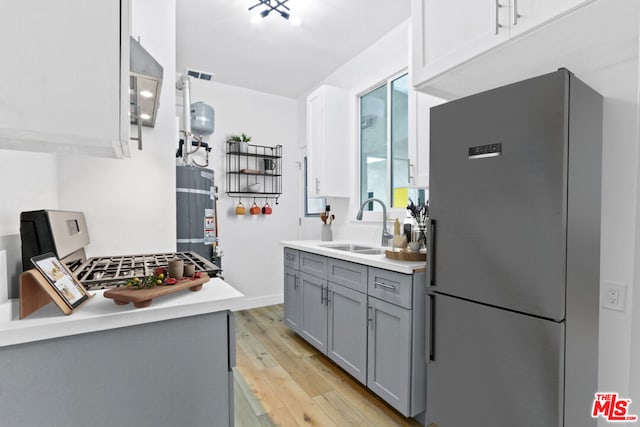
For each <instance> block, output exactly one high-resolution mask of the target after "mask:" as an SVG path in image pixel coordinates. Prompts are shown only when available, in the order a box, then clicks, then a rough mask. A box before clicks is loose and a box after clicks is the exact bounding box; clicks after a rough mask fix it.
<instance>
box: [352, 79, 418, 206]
mask: <svg viewBox="0 0 640 427" xmlns="http://www.w3.org/2000/svg"><path fill="white" fill-rule="evenodd" d="M408 92H409V76H408V74H406V73H405V74H402V75H399V76H394V77H391V78H390V79H388V80H387V81H385V82H384V83H382V84H381V85H379V86H377V87H375V88H374V89H372V90H370V91H368V92H366V93H364V94H362V95H361V96H360V203H362V202H364V201H365V200H366V199H368V198H371V197H375V198H378V199H380V200H382V201H383V202H385V204H386V205H387V206H388V207H390V208H406V207H407V204H408V201H409V197H411V199H412V200H413V201H414V202H416V203H417V202H418V199H420V200H424V190H418V189H410V188H409V125H408V116H409V114H408V109H409V101H408ZM365 210H381V207H380V205H379V204H377V203H376V204H374V203H370V204H369V206H368V207H365Z"/></svg>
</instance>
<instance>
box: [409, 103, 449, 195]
mask: <svg viewBox="0 0 640 427" xmlns="http://www.w3.org/2000/svg"><path fill="white" fill-rule="evenodd" d="M443 102H446V101H445V100H444V99H441V98H437V97H435V96H431V95H427V94H426V93H422V92H417V91H415V90H409V186H410V187H419V188H429V122H430V115H431V111H430V110H431V107H434V106H436V105H439V104H442V103H443Z"/></svg>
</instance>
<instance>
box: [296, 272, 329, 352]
mask: <svg viewBox="0 0 640 427" xmlns="http://www.w3.org/2000/svg"><path fill="white" fill-rule="evenodd" d="M300 289H301V293H302V304H301V306H300V318H301V322H300V332H299V334H300V335H302V337H303V338H304V339H306V340H307V341H308V342H309V343H310V344H311V345H312V346H314V347H315V348H317V349H318V350H320V351H321V352H322V353H324V354H327V305H326V294H327V293H328V292H327V281H326V279H321V278H319V277H315V276H312V275H310V274H307V273H300Z"/></svg>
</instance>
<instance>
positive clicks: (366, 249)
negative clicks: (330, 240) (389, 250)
mask: <svg viewBox="0 0 640 427" xmlns="http://www.w3.org/2000/svg"><path fill="white" fill-rule="evenodd" d="M322 247H324V248H327V249H336V250H338V251H346V252H353V253H355V254H361V255H381V254H384V249H381V248H374V247H372V246H362V245H353V244H339V245H322Z"/></svg>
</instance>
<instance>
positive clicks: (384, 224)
mask: <svg viewBox="0 0 640 427" xmlns="http://www.w3.org/2000/svg"><path fill="white" fill-rule="evenodd" d="M369 202H378V203H380V205H381V206H382V246H389V239H392V238H393V234H391V233H389V232H388V231H387V205H385V204H384V202H383V201H382V200H380V199H376V198H375V197H372V198H370V199H367V200H365V201H364V202H362V206H360V210H359V211H358V214H357V215H356V219H357V220H358V221H362V210H363V209H364V207H365V205H366V204H367V203H369Z"/></svg>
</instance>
